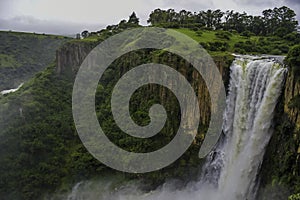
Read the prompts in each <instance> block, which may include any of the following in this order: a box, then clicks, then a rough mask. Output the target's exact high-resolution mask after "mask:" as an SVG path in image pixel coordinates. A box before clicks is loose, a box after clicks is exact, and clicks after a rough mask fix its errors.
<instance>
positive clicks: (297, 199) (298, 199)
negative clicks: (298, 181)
mask: <svg viewBox="0 0 300 200" xmlns="http://www.w3.org/2000/svg"><path fill="white" fill-rule="evenodd" d="M288 200H300V193H299V194H293V195H291V196H289V199H288Z"/></svg>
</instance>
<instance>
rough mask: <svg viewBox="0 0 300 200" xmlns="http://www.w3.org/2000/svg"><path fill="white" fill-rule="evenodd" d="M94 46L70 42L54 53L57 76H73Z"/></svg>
mask: <svg viewBox="0 0 300 200" xmlns="http://www.w3.org/2000/svg"><path fill="white" fill-rule="evenodd" d="M94 46H95V44H93V43H88V42H80V41H79V40H78V41H76V42H75V41H72V42H70V43H67V44H65V45H63V46H62V47H61V48H59V49H58V50H57V51H56V71H57V73H58V74H62V73H64V74H67V75H70V76H75V75H76V72H77V70H78V69H79V66H80V65H81V63H82V62H83V60H84V59H85V57H86V56H87V54H88V53H89V52H90V51H91V50H92V48H93V47H94Z"/></svg>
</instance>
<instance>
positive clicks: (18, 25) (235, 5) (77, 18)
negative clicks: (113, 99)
mask: <svg viewBox="0 0 300 200" xmlns="http://www.w3.org/2000/svg"><path fill="white" fill-rule="evenodd" d="M283 5H286V6H288V7H290V8H292V9H293V10H295V12H296V14H297V16H298V20H299V21H300V0H107V1H104V0H0V30H15V31H27V32H39V33H52V34H75V33H79V32H82V31H83V30H85V29H87V30H89V31H95V30H100V29H101V28H104V27H106V26H107V25H109V24H117V23H118V22H119V21H121V20H122V19H127V18H128V16H129V15H130V14H131V13H132V12H133V11H135V12H136V13H137V15H138V17H139V18H140V20H141V23H142V24H144V25H146V24H147V23H146V21H147V18H148V16H149V14H150V12H151V11H152V10H154V9H156V8H161V9H168V8H174V9H175V10H177V11H179V10H182V9H185V10H189V11H200V10H206V9H221V10H224V11H226V10H236V11H239V12H242V11H246V12H247V13H248V14H252V15H259V14H261V12H262V10H264V9H267V8H274V7H280V6H283Z"/></svg>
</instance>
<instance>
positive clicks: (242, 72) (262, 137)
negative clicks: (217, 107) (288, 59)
mask: <svg viewBox="0 0 300 200" xmlns="http://www.w3.org/2000/svg"><path fill="white" fill-rule="evenodd" d="M285 73H286V69H284V68H282V67H281V65H280V64H278V63H276V62H275V61H274V60H272V59H261V60H255V59H254V60H253V58H237V59H236V60H235V61H234V63H233V64H232V66H231V77H230V85H229V94H228V97H227V101H226V105H227V108H226V112H225V114H224V123H223V132H224V138H223V140H222V141H220V143H219V145H218V146H217V147H216V150H215V151H214V152H212V153H211V154H210V155H209V156H208V158H207V163H206V164H205V166H204V168H203V174H204V175H203V176H204V178H203V181H204V183H209V184H213V185H215V186H216V187H217V193H218V195H219V198H216V199H231V200H244V199H247V200H252V199H255V196H256V192H257V188H258V180H257V179H258V173H259V170H260V167H261V164H262V161H263V156H264V152H265V149H266V146H267V144H268V143H269V140H270V138H271V135H272V119H273V115H274V110H275V107H276V104H277V100H278V98H279V96H280V94H281V90H282V85H283V82H284V78H285ZM212 157H213V158H212Z"/></svg>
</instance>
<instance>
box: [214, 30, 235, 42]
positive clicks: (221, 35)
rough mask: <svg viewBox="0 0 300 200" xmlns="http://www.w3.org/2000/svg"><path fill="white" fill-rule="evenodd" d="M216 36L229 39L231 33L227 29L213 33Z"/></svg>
mask: <svg viewBox="0 0 300 200" xmlns="http://www.w3.org/2000/svg"><path fill="white" fill-rule="evenodd" d="M215 35H216V37H217V38H219V39H225V40H230V38H231V36H232V34H231V33H230V32H227V31H219V32H217V33H215Z"/></svg>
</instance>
